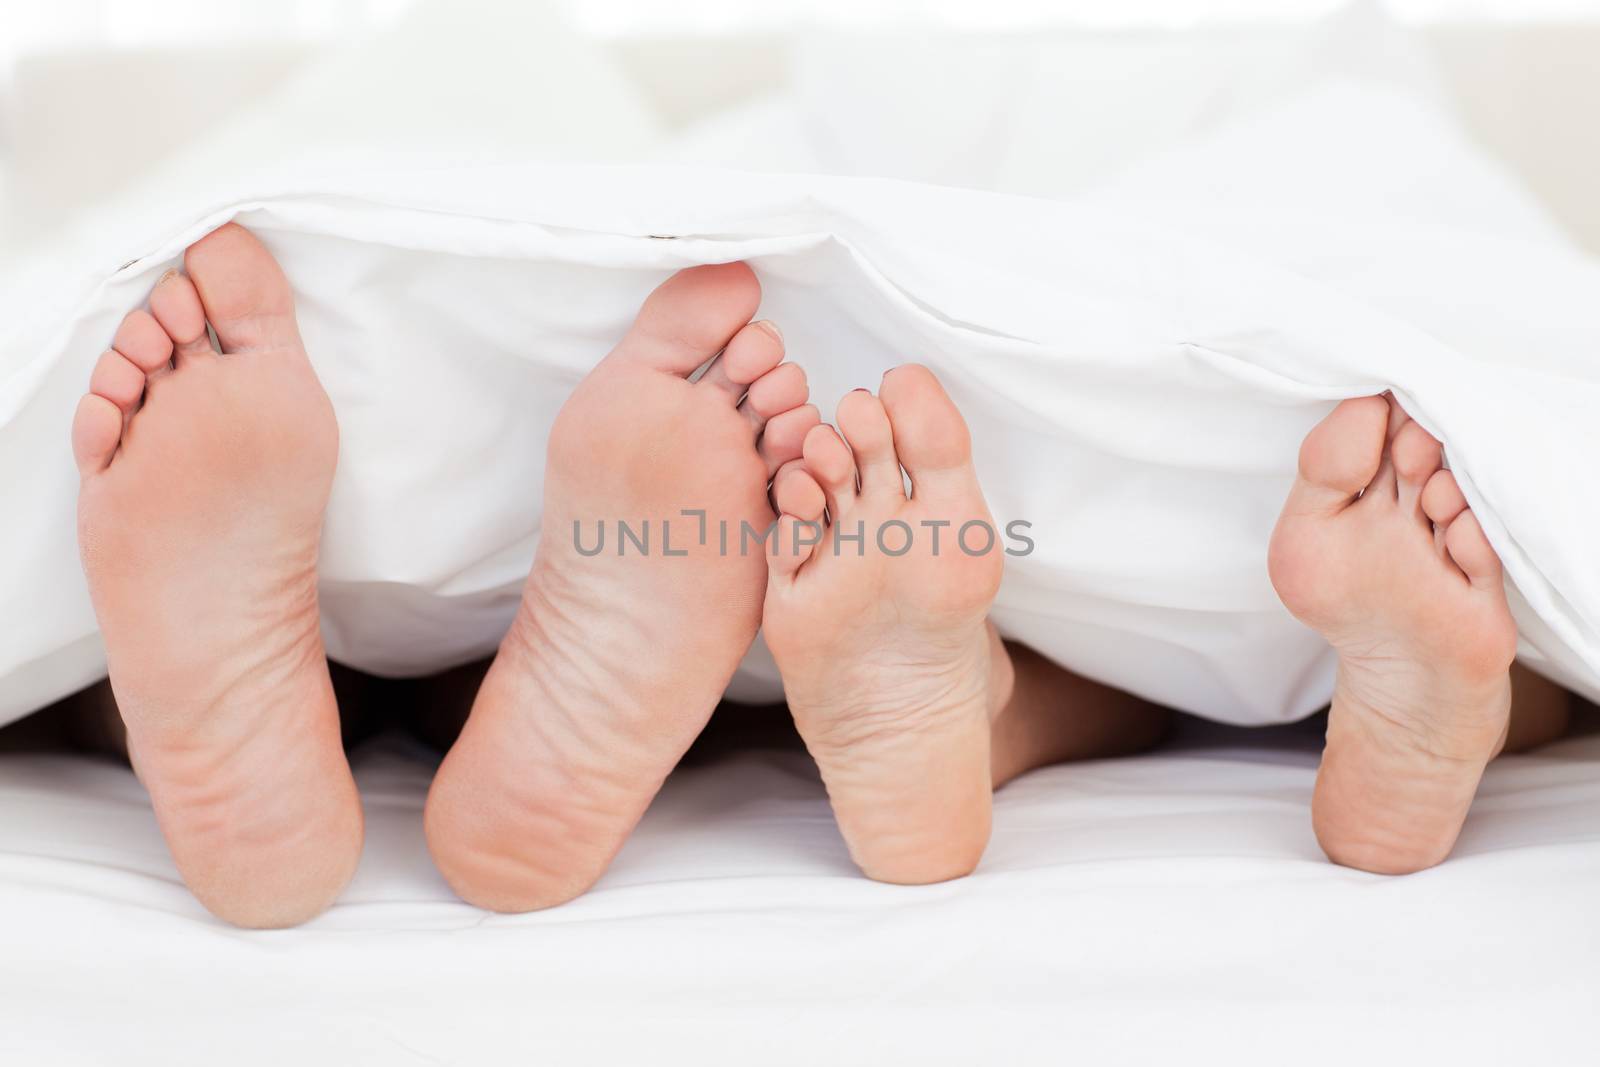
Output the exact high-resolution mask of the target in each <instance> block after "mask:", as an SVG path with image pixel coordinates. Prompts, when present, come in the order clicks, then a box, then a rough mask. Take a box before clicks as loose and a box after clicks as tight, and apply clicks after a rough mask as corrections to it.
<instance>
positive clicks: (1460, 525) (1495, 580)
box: [1444, 510, 1501, 589]
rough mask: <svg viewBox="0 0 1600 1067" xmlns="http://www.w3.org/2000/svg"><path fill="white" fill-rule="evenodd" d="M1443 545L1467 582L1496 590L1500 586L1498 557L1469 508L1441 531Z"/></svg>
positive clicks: (1477, 586)
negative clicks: (1443, 531) (1442, 532)
mask: <svg viewBox="0 0 1600 1067" xmlns="http://www.w3.org/2000/svg"><path fill="white" fill-rule="evenodd" d="M1444 543H1445V548H1446V549H1448V550H1449V552H1450V558H1451V559H1452V560H1454V561H1455V564H1456V566H1457V567H1460V568H1461V572H1462V573H1463V574H1465V575H1466V576H1467V581H1469V582H1471V583H1472V584H1473V586H1474V587H1476V588H1479V589H1498V588H1500V586H1501V577H1500V557H1499V556H1497V555H1495V551H1494V547H1493V546H1492V545H1490V544H1489V538H1488V537H1486V536H1485V535H1484V532H1483V527H1482V526H1481V525H1479V523H1478V517H1477V516H1476V515H1474V514H1473V513H1472V512H1471V511H1470V510H1468V511H1463V512H1462V513H1461V514H1459V515H1457V516H1456V518H1455V520H1454V521H1452V522H1451V523H1450V525H1449V527H1447V528H1446V530H1445V534H1444Z"/></svg>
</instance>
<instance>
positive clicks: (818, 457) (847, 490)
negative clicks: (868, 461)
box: [800, 423, 856, 522]
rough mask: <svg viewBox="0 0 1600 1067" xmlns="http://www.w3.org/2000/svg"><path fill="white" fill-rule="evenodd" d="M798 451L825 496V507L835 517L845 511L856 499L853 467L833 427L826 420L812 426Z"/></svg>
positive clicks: (845, 446)
mask: <svg viewBox="0 0 1600 1067" xmlns="http://www.w3.org/2000/svg"><path fill="white" fill-rule="evenodd" d="M800 451H801V455H802V457H803V458H804V459H805V462H806V470H808V471H810V472H811V477H812V478H814V479H816V482H817V484H818V485H820V486H821V487H822V492H823V495H824V496H826V497H827V500H828V511H829V512H831V513H832V515H833V518H834V521H835V522H837V521H838V519H839V516H841V515H843V514H845V513H847V512H848V511H849V510H850V508H851V507H852V506H853V505H854V504H855V500H856V467H855V463H854V462H853V461H852V460H851V458H850V448H849V446H847V445H846V444H845V443H844V439H843V438H841V437H840V436H839V434H838V432H837V431H836V430H834V428H833V427H832V426H829V425H827V424H825V423H824V424H821V425H818V426H815V427H813V428H812V430H811V432H810V433H808V434H806V439H805V443H804V445H803V446H802V447H801V450H800Z"/></svg>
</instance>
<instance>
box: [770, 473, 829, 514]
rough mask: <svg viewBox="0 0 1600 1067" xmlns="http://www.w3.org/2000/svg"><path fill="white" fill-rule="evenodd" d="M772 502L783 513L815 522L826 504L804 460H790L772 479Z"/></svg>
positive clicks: (820, 489)
mask: <svg viewBox="0 0 1600 1067" xmlns="http://www.w3.org/2000/svg"><path fill="white" fill-rule="evenodd" d="M772 503H773V505H774V506H775V507H776V508H777V510H778V512H779V513H780V514H783V515H793V516H794V517H795V518H797V519H806V520H808V521H812V522H815V521H816V520H817V519H820V518H822V511H823V508H825V507H826V506H827V504H828V500H827V497H826V496H825V495H824V494H823V492H822V486H820V485H818V484H817V480H816V479H815V478H813V477H812V476H811V474H810V473H809V472H808V471H807V470H806V465H805V461H804V460H798V459H797V460H790V461H789V462H788V463H785V464H784V465H783V467H782V468H781V469H780V470H779V471H778V473H777V474H776V475H775V476H774V477H773V479H772Z"/></svg>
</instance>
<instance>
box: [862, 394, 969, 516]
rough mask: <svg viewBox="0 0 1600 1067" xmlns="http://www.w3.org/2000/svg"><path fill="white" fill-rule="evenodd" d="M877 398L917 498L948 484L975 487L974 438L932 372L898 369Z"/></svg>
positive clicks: (895, 448) (896, 451)
mask: <svg viewBox="0 0 1600 1067" xmlns="http://www.w3.org/2000/svg"><path fill="white" fill-rule="evenodd" d="M879 395H880V396H881V397H882V399H883V406H884V410H885V411H887V412H888V415H889V423H890V425H891V426H892V427H893V428H894V450H895V454H896V456H898V457H899V460H900V463H901V465H902V466H904V467H905V469H906V474H908V475H909V476H910V478H911V491H912V493H913V495H915V494H916V493H918V492H921V491H923V490H925V489H927V488H928V487H929V486H930V485H935V486H936V485H937V484H938V483H940V482H941V481H946V480H950V481H953V482H957V483H959V484H960V486H961V487H962V488H967V487H968V486H969V484H975V483H976V478H977V476H976V474H975V473H974V472H973V470H972V435H971V433H970V432H969V431H968V430H967V423H966V420H965V419H963V418H962V417H961V412H960V411H959V410H958V409H957V408H956V405H955V402H954V401H952V400H951V399H950V396H949V394H948V393H946V392H945V391H944V386H943V385H941V384H939V379H938V378H936V377H935V376H934V374H933V372H932V371H931V370H929V369H928V368H927V367H924V366H922V365H920V364H916V363H908V364H905V365H904V366H900V367H896V368H895V369H894V370H891V371H890V372H889V373H888V374H886V375H884V378H883V385H882V387H881V388H880V389H879Z"/></svg>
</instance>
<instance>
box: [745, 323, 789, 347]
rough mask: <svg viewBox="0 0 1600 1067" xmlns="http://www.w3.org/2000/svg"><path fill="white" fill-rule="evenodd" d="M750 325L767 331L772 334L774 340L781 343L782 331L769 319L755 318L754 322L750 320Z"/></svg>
mask: <svg viewBox="0 0 1600 1067" xmlns="http://www.w3.org/2000/svg"><path fill="white" fill-rule="evenodd" d="M750 325H752V326H755V327H757V328H758V329H762V330H765V331H767V333H769V334H771V335H772V339H773V340H774V341H777V342H779V343H782V341H783V331H782V330H780V329H778V324H777V323H775V322H773V321H772V320H771V319H757V320H756V321H755V322H752V323H751V324H750Z"/></svg>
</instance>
